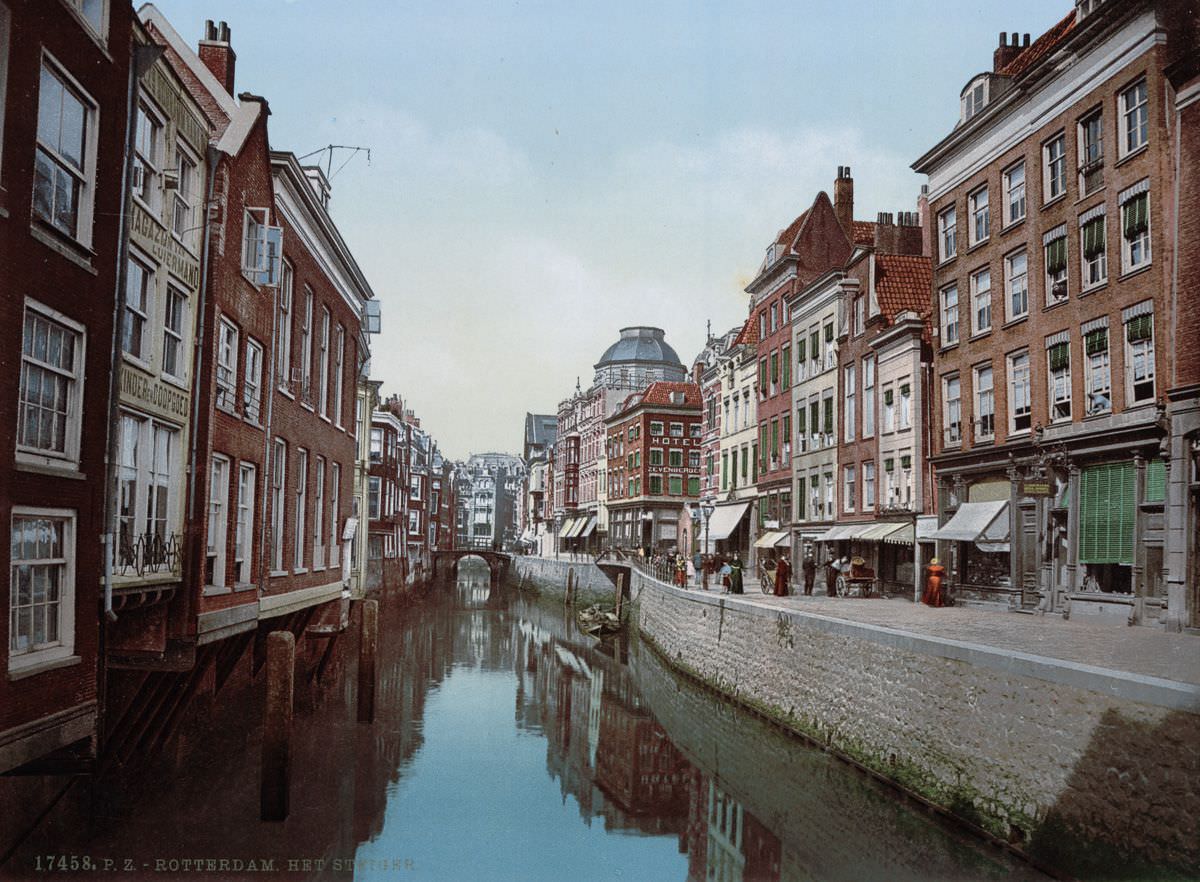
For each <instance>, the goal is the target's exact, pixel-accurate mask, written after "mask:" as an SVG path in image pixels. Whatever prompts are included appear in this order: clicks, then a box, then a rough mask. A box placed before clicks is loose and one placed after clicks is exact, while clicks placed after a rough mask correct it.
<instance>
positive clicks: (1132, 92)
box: [1119, 80, 1150, 156]
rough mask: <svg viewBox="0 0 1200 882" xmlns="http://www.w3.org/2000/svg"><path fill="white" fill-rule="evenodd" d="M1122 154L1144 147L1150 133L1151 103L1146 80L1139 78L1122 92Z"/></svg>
mask: <svg viewBox="0 0 1200 882" xmlns="http://www.w3.org/2000/svg"><path fill="white" fill-rule="evenodd" d="M1119 103H1120V111H1121V115H1120V121H1121V155H1122V156H1125V155H1126V154H1129V153H1132V152H1133V151H1134V150H1137V149H1138V148H1140V147H1144V146H1145V144H1146V141H1147V140H1148V139H1149V135H1150V116H1149V109H1150V104H1149V101H1148V100H1147V95H1146V81H1145V80H1139V81H1138V82H1136V83H1134V84H1133V85H1132V86H1130V87H1129V88H1128V89H1126V90H1125V91H1124V92H1122V93H1121V98H1120V102H1119Z"/></svg>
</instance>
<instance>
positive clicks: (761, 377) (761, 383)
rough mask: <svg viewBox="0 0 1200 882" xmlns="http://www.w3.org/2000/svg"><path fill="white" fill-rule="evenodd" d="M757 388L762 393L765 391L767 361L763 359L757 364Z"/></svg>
mask: <svg viewBox="0 0 1200 882" xmlns="http://www.w3.org/2000/svg"><path fill="white" fill-rule="evenodd" d="M758 388H759V389H760V390H762V391H763V392H766V389H767V360H766V359H765V358H764V359H763V360H762V361H760V362H759V363H758Z"/></svg>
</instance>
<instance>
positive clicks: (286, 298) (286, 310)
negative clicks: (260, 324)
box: [275, 260, 296, 395]
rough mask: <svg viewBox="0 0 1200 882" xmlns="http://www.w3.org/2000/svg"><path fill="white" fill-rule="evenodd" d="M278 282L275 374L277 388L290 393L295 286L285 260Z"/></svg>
mask: <svg viewBox="0 0 1200 882" xmlns="http://www.w3.org/2000/svg"><path fill="white" fill-rule="evenodd" d="M280 272H281V279H280V283H279V318H278V320H277V322H276V328H275V375H276V376H277V377H278V378H279V390H280V391H281V392H284V393H285V394H287V395H291V394H292V391H291V387H292V382H293V380H294V378H293V377H292V320H293V317H292V307H293V300H292V294H293V289H294V287H295V280H296V277H295V271H294V270H293V269H292V265H291V264H290V263H288V262H287V261H286V260H285V261H284V262H283V268H282V270H281V271H280Z"/></svg>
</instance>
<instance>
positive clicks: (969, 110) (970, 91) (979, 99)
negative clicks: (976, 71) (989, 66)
mask: <svg viewBox="0 0 1200 882" xmlns="http://www.w3.org/2000/svg"><path fill="white" fill-rule="evenodd" d="M959 100H960V102H961V107H960V119H959V121H960V122H964V123H965V122H966V121H967V120H969V119H970V118H971V117H973V116H975V114H977V113H979V112H980V111H981V110H983V108H984V107H985V106H986V105H987V102H988V76H987V74H982V75H980V76H977V77H976V78H975V79H973V80H971V82H969V83H967V87H966V88H965V89H963V90H962V96H961V98H960V99H959Z"/></svg>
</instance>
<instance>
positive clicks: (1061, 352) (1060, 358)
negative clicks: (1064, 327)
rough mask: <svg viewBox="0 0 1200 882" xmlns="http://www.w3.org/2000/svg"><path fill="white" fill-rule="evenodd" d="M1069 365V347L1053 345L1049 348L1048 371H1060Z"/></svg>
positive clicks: (1062, 344) (1059, 344)
mask: <svg viewBox="0 0 1200 882" xmlns="http://www.w3.org/2000/svg"><path fill="white" fill-rule="evenodd" d="M1070 364H1071V345H1070V344H1069V343H1055V344H1054V345H1053V346H1051V347H1050V370H1052V371H1061V370H1062V369H1063V368H1066V367H1069V366H1070Z"/></svg>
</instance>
